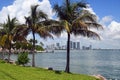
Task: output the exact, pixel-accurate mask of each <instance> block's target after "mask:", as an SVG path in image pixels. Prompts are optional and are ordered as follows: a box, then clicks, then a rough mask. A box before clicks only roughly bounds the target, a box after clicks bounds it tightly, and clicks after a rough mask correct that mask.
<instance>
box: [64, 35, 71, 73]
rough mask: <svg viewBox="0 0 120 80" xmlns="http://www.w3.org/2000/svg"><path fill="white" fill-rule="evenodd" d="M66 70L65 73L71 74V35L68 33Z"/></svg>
mask: <svg viewBox="0 0 120 80" xmlns="http://www.w3.org/2000/svg"><path fill="white" fill-rule="evenodd" d="M66 60H67V61H66V69H65V72H67V73H70V34H69V33H68V40H67V57H66Z"/></svg>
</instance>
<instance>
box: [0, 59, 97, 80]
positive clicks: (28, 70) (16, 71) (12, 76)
mask: <svg viewBox="0 0 120 80" xmlns="http://www.w3.org/2000/svg"><path fill="white" fill-rule="evenodd" d="M0 80H98V79H96V78H94V77H91V76H87V75H82V74H67V73H64V72H56V71H50V70H46V69H42V68H32V67H21V66H16V65H11V64H8V63H2V61H0Z"/></svg>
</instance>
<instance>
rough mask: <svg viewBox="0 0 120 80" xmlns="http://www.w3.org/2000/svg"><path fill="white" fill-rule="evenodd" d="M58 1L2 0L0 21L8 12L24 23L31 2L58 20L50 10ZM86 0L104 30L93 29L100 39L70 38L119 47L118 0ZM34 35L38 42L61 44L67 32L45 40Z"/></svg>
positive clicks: (64, 42) (60, 1) (4, 19)
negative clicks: (59, 42)
mask: <svg viewBox="0 0 120 80" xmlns="http://www.w3.org/2000/svg"><path fill="white" fill-rule="evenodd" d="M72 1H73V0H72ZM75 1H79V0H75ZM58 2H59V4H60V5H61V4H62V3H63V0H59V1H58V0H2V1H1V3H0V23H4V22H5V21H6V19H7V15H8V14H10V17H11V18H12V17H17V19H18V20H19V21H20V23H25V20H24V16H28V15H29V12H30V6H31V5H32V4H39V5H40V6H39V9H41V10H43V11H44V12H45V13H47V14H48V17H49V18H50V19H56V20H58V18H57V17H56V16H55V13H53V12H52V8H53V5H54V4H55V3H58ZM86 2H87V3H88V4H89V5H88V6H89V8H87V10H89V11H90V12H91V13H93V14H96V16H97V17H98V22H99V23H101V24H102V25H103V27H104V30H99V31H95V32H97V33H98V34H99V35H100V37H101V40H100V41H99V40H93V39H89V38H86V37H85V38H84V37H81V36H78V37H76V36H73V35H72V36H71V40H73V41H80V42H81V45H89V44H91V45H93V47H94V48H103V49H120V45H119V44H120V18H119V16H120V10H119V7H120V5H119V3H120V1H119V0H116V1H114V0H97V1H96V0H86ZM26 4H27V5H26ZM101 5H102V6H101ZM112 5H115V6H112ZM36 37H37V40H38V41H39V42H43V43H44V44H51V43H54V42H58V41H61V42H62V44H66V38H67V34H66V32H63V33H62V35H61V36H60V37H59V38H58V37H56V36H54V40H52V39H49V38H48V39H47V40H43V39H41V38H40V37H38V35H36ZM31 38H32V35H31V34H30V35H29V36H28V37H27V39H31Z"/></svg>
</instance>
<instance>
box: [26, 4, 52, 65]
mask: <svg viewBox="0 0 120 80" xmlns="http://www.w3.org/2000/svg"><path fill="white" fill-rule="evenodd" d="M37 7H38V5H33V6H31V14H30V16H28V17H25V19H26V24H27V28H26V32H32V35H33V43H32V45H33V48H32V54H33V55H32V66H33V67H34V66H35V52H34V51H35V34H36V33H37V34H38V35H39V36H40V37H42V38H44V39H45V38H47V37H50V38H52V35H51V34H50V33H49V32H48V31H47V30H46V28H45V26H44V25H43V24H42V23H41V22H42V21H45V20H46V19H47V14H45V13H44V12H43V11H41V10H37Z"/></svg>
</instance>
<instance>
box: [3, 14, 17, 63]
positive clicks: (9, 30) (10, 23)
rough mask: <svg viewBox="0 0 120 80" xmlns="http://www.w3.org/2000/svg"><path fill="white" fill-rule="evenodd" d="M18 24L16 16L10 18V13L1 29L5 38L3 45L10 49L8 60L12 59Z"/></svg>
mask: <svg viewBox="0 0 120 80" xmlns="http://www.w3.org/2000/svg"><path fill="white" fill-rule="evenodd" d="M16 25H17V20H16V18H12V19H10V16H9V15H8V19H7V21H6V23H4V24H3V28H2V29H1V32H2V33H4V34H3V35H2V37H1V38H2V40H3V43H2V46H4V47H5V48H7V49H8V50H9V54H8V61H10V55H11V48H12V39H13V34H14V29H15V27H16Z"/></svg>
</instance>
